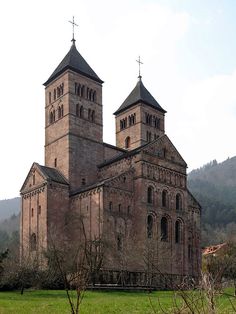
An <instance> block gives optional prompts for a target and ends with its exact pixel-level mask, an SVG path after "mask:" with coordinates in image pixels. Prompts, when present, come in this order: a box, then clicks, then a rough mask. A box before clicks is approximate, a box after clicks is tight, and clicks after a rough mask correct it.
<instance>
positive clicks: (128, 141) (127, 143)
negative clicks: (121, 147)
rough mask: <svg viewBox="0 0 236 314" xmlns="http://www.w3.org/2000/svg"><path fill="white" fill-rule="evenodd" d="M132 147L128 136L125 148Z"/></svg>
mask: <svg viewBox="0 0 236 314" xmlns="http://www.w3.org/2000/svg"><path fill="white" fill-rule="evenodd" d="M129 147H130V137H129V136H127V137H126V139H125V148H129Z"/></svg>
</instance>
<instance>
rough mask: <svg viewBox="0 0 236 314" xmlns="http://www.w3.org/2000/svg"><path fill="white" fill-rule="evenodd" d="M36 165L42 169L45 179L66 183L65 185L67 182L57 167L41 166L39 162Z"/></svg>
mask: <svg viewBox="0 0 236 314" xmlns="http://www.w3.org/2000/svg"><path fill="white" fill-rule="evenodd" d="M37 165H38V167H39V169H40V170H41V171H42V173H43V175H44V176H45V177H46V178H47V179H49V180H52V181H54V182H58V183H61V184H66V185H68V184H69V183H68V182H67V180H66V179H65V178H64V176H63V175H62V174H61V173H60V172H59V171H58V170H57V169H55V168H50V167H46V166H41V165H39V164H37Z"/></svg>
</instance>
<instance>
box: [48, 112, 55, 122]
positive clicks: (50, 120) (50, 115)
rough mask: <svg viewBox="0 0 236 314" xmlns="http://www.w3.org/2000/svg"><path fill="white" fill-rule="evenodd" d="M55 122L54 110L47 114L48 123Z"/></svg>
mask: <svg viewBox="0 0 236 314" xmlns="http://www.w3.org/2000/svg"><path fill="white" fill-rule="evenodd" d="M53 122H55V110H53V111H51V112H50V114H49V123H53Z"/></svg>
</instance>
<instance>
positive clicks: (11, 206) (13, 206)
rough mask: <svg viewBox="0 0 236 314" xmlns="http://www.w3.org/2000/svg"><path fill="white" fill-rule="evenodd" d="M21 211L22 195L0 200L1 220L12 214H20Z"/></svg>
mask: <svg viewBox="0 0 236 314" xmlns="http://www.w3.org/2000/svg"><path fill="white" fill-rule="evenodd" d="M19 212H20V197H15V198H11V199H6V200H0V222H1V221H2V220H4V219H8V218H10V217H11V216H12V215H14V214H15V215H18V214H19Z"/></svg>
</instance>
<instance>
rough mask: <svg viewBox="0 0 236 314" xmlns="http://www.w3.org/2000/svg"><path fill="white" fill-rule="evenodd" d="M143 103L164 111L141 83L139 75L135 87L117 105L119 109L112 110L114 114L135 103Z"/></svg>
mask: <svg viewBox="0 0 236 314" xmlns="http://www.w3.org/2000/svg"><path fill="white" fill-rule="evenodd" d="M139 102H141V103H144V104H146V105H148V106H151V107H153V108H155V109H157V110H159V111H161V112H164V113H165V112H166V111H165V110H164V109H163V108H162V107H161V106H160V105H159V104H158V102H157V101H156V99H155V98H154V97H153V96H152V95H151V94H150V93H149V91H148V90H147V89H146V87H145V86H144V85H143V82H142V80H141V76H140V77H139V80H138V83H137V84H136V86H135V88H134V89H133V90H132V92H131V93H130V94H129V96H128V97H127V98H126V99H125V101H124V102H123V104H122V105H121V106H120V107H119V109H118V110H117V111H116V112H114V114H115V115H117V114H119V113H121V112H123V111H125V110H126V109H128V108H130V107H132V106H133V105H135V104H137V103H139Z"/></svg>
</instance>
